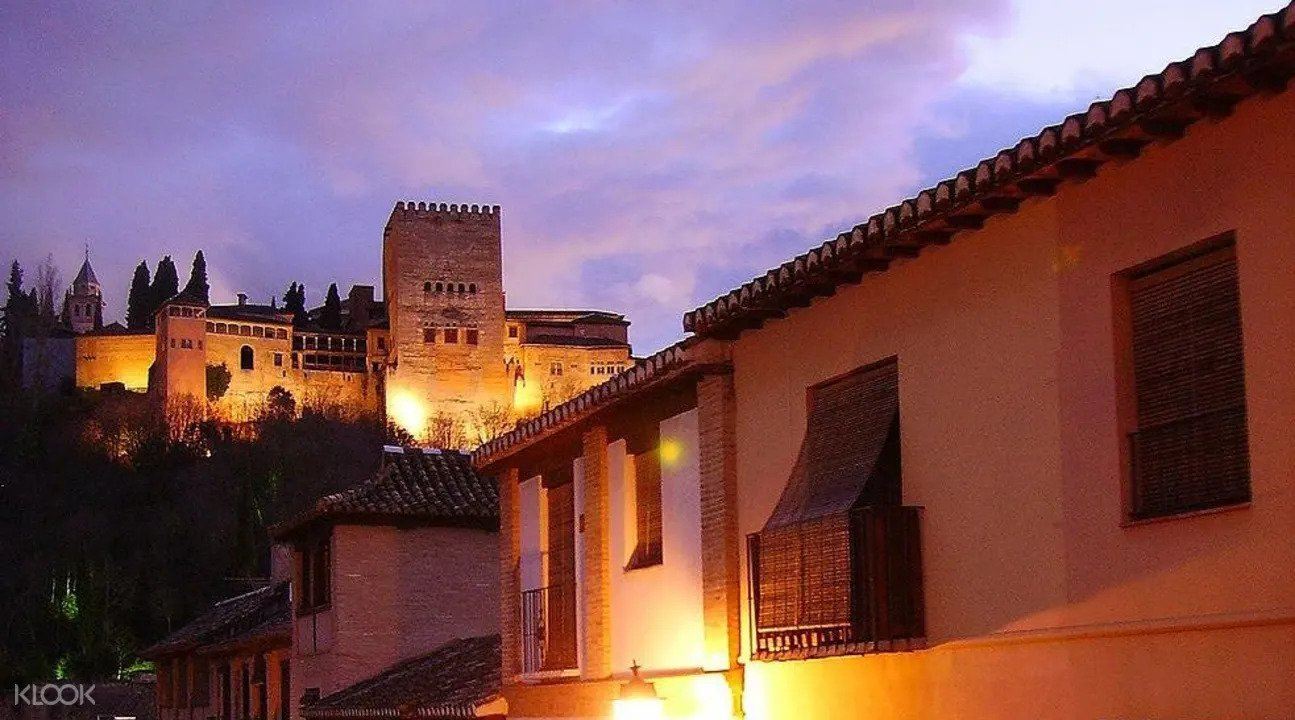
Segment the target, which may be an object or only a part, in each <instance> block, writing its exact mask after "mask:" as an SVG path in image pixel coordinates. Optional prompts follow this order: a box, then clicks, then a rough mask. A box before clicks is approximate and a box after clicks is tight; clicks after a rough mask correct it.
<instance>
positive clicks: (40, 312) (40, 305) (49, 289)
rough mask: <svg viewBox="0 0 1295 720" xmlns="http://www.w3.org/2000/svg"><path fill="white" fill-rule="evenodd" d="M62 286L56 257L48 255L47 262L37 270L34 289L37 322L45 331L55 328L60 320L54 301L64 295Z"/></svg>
mask: <svg viewBox="0 0 1295 720" xmlns="http://www.w3.org/2000/svg"><path fill="white" fill-rule="evenodd" d="M61 284H62V281H61V278H60V277H59V272H58V266H57V265H55V264H54V256H53V255H52V254H51V255H47V256H46V257H45V262H43V263H41V264H40V267H38V268H36V287H34V288H32V289H33V290H35V291H36V321H37V323H38V325H39V327H40V328H41V329H43V330H48V329H49V328H52V327H54V323H55V321H56V320H57V319H58V313H59V310H58V309H56V307H55V304H54V299H55V298H57V297H59V296H60V295H62V292H61V290H62V288H61V287H60V285H61Z"/></svg>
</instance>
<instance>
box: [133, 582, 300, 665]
mask: <svg viewBox="0 0 1295 720" xmlns="http://www.w3.org/2000/svg"><path fill="white" fill-rule="evenodd" d="M291 622H292V609H291V607H290V606H289V602H288V583H286V582H280V583H275V584H273V585H266V586H265V587H262V588H258V589H256V590H253V591H251V592H247V593H243V594H242V595H236V596H234V597H232V598H227V599H225V600H221V601H220V602H218V603H216V604H215V605H213V606H211V608H210V609H209V610H207V611H206V612H204V613H202V614H201V615H199V616H198V617H196V618H194V619H193V620H191V621H190V622H189V623H188V624H187V625H185V626H183V627H181V628H180V629H179V630H176V631H175V632H173V633H171V634H170V635H167V636H166V637H165V638H163V639H162V640H161V641H159V642H157V643H156V644H154V645H153V646H152V647H149V648H147V649H146V650H144V651H143V652H141V653H140V655H141V656H142V657H145V658H154V657H161V656H165V655H173V654H176V653H181V652H190V651H194V650H202V649H203V648H207V647H212V646H215V645H220V644H225V643H228V642H230V641H233V640H242V639H248V638H250V637H253V636H256V635H258V634H261V633H277V632H279V631H280V630H281V629H283V628H285V627H287V626H288V624H289V623H291Z"/></svg>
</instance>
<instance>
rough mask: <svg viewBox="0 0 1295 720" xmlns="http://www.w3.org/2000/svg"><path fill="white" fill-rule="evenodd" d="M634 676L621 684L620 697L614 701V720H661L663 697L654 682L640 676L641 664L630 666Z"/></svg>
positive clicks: (662, 715)
mask: <svg viewBox="0 0 1295 720" xmlns="http://www.w3.org/2000/svg"><path fill="white" fill-rule="evenodd" d="M630 672H631V673H633V676H632V677H631V678H630V679H629V682H627V683H625V684H623V685H621V691H620V697H617V698H616V699H615V700H613V701H612V718H614V720H660V718H662V717H664V716H665V714H664V708H663V707H662V702H661V698H659V697H657V694H656V688H654V687H653V686H652V683H650V682H647V681H646V680H644V679H643V678H641V677H639V666H638V663H635V664H634V665H632V666H631V667H630Z"/></svg>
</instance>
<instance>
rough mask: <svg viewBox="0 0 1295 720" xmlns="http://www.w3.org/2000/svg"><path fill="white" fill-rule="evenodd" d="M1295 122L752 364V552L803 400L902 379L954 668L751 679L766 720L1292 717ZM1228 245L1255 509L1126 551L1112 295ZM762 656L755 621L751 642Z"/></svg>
mask: <svg viewBox="0 0 1295 720" xmlns="http://www.w3.org/2000/svg"><path fill="white" fill-rule="evenodd" d="M1291 117H1295V94H1292V93H1289V92H1288V93H1285V94H1283V95H1281V96H1277V97H1267V98H1258V99H1252V100H1248V101H1246V102H1244V103H1242V104H1241V105H1240V106H1238V108H1237V109H1236V112H1235V115H1234V116H1232V117H1231V118H1229V119H1227V120H1223V121H1221V122H1220V121H1216V122H1203V123H1198V124H1196V125H1193V126H1192V127H1191V128H1189V130H1188V132H1187V135H1186V137H1185V138H1183V139H1181V140H1179V141H1177V142H1174V143H1172V144H1169V145H1160V146H1154V147H1151V148H1148V149H1147V150H1146V151H1145V152H1144V155H1143V156H1142V158H1140V159H1138V160H1136V161H1133V162H1128V163H1123V164H1113V165H1108V166H1104V167H1103V168H1102V169H1101V170H1100V172H1099V174H1098V176H1097V177H1096V178H1095V179H1093V180H1090V181H1089V182H1087V183H1085V184H1083V185H1079V186H1065V187H1063V189H1062V190H1061V192H1060V194H1059V195H1058V196H1056V197H1054V198H1051V199H1042V200H1033V201H1029V202H1027V203H1025V204H1024V205H1023V206H1022V208H1021V210H1020V211H1019V212H1018V213H1016V214H1014V215H1011V216H1006V217H999V218H995V219H992V220H990V221H989V222H988V223H987V224H986V226H985V228H984V230H982V231H978V232H972V233H963V234H960V235H959V236H957V237H956V238H955V239H954V241H953V243H952V244H951V245H949V246H947V247H942V248H932V249H930V250H928V251H926V252H924V253H923V254H922V256H921V257H920V258H918V259H916V260H913V261H909V262H903V263H898V264H896V265H895V266H893V267H892V268H891V270H890V271H888V272H886V273H883V274H879V275H871V276H868V277H866V278H865V279H864V281H863V282H862V283H861V284H859V285H857V286H853V287H848V288H843V289H842V290H841V291H840V292H839V293H838V294H836V295H835V296H833V297H831V298H827V299H824V300H821V301H818V302H816V303H814V304H813V305H812V306H811V307H809V308H806V309H802V310H793V311H792V312H791V313H790V316H789V317H788V318H787V319H785V320H779V321H774V322H771V323H769V324H768V325H767V326H766V327H764V328H763V329H761V330H758V331H755V332H748V333H745V334H744V335H743V336H742V337H741V339H740V340H739V341H738V342H737V343H736V346H735V348H734V363H735V368H736V375H735V380H736V387H737V411H738V420H737V457H738V488H739V490H738V492H739V506H738V518H739V527H740V532H741V533H742V534H743V535H745V534H746V533H749V532H753V531H755V530H758V529H759V528H760V526H761V524H762V523H763V522H764V520H765V519H766V518H767V516H768V514H769V511H770V510H771V509H772V507H773V505H774V503H775V502H776V501H777V498H778V496H779V493H780V492H781V489H782V485H783V483H784V482H785V481H786V478H787V476H788V473H789V471H790V469H791V467H792V464H793V462H794V461H795V458H796V452H797V449H798V446H799V443H800V440H801V437H802V435H803V432H804V427H805V389H806V388H807V387H808V386H810V385H812V384H814V383H817V382H820V381H822V380H824V379H827V378H829V377H832V376H833V375H836V374H838V373H841V372H844V371H847V370H850V369H852V368H855V367H857V366H860V365H863V364H866V363H870V362H873V361H876V360H879V359H882V358H885V357H888V356H891V355H897V356H898V358H899V375H900V390H899V400H900V418H901V427H902V454H903V475H904V502H905V504H909V505H921V506H924V507H925V513H924V517H923V523H922V534H923V553H924V570H925V585H926V609H927V620H928V638H929V642H930V644H931V645H932V646H933V649H930V650H925V651H919V652H914V653H905V654H893V655H874V656H869V657H848V658H835V659H823V660H812V661H798V662H797V661H792V662H771V663H750V664H748V666H747V678H746V710H747V713H748V717H752V718H763V717H790V716H792V715H794V716H797V717H842V718H844V717H857V716H859V715H860V714H866V715H868V716H869V717H878V718H887V717H891V718H899V717H903V718H915V717H930V718H936V717H1003V718H1034V717H1042V716H1048V717H1058V718H1096V717H1189V716H1190V717H1220V718H1240V717H1279V716H1282V715H1283V714H1285V713H1287V712H1288V711H1289V708H1290V707H1291V706H1292V705H1293V704H1295V696H1293V693H1295V691H1293V690H1292V687H1293V686H1292V685H1291V684H1290V683H1289V681H1288V679H1289V678H1290V677H1291V676H1292V675H1295V643H1292V640H1293V639H1295V628H1293V624H1295V583H1291V582H1290V572H1289V568H1290V567H1291V565H1292V562H1293V561H1295V536H1293V535H1292V534H1291V533H1290V518H1291V517H1293V516H1295V495H1293V494H1292V493H1291V485H1290V468H1291V467H1292V466H1293V464H1295V435H1292V433H1291V432H1290V431H1289V428H1290V417H1291V408H1292V407H1295V374H1292V373H1291V372H1289V370H1288V365H1289V358H1290V353H1291V349H1292V348H1295V275H1293V274H1292V273H1291V272H1290V268H1291V267H1292V261H1293V260H1295V241H1292V238H1293V237H1295V218H1292V214H1291V213H1290V206H1291V205H1290V193H1289V188H1290V187H1295V160H1292V158H1293V157H1295V153H1293V152H1292V151H1295V134H1292V133H1291V132H1290V118H1291ZM1225 230H1235V232H1236V238H1237V255H1238V266H1239V269H1240V278H1241V279H1240V282H1241V301H1242V324H1243V332H1244V335H1245V352H1246V371H1247V377H1246V380H1247V403H1248V406H1249V422H1250V444H1251V483H1252V489H1253V503H1252V505H1251V506H1250V507H1248V508H1244V509H1240V510H1231V511H1227V512H1222V513H1218V514H1212V515H1204V516H1199V517H1190V518H1179V519H1172V520H1168V521H1163V522H1157V523H1149V524H1144V525H1134V526H1126V524H1125V523H1124V515H1123V512H1122V507H1123V505H1122V502H1123V501H1122V498H1123V495H1122V486H1121V482H1122V477H1123V469H1122V467H1123V466H1122V460H1121V457H1120V437H1121V431H1122V429H1121V428H1120V427H1119V423H1118V422H1117V413H1116V403H1117V399H1118V398H1117V391H1116V380H1115V378H1116V372H1115V358H1116V352H1117V348H1116V347H1115V344H1114V342H1115V341H1114V339H1113V338H1114V334H1115V333H1114V326H1113V320H1112V316H1113V308H1112V302H1113V301H1112V274H1113V273H1117V272H1120V271H1123V270H1125V269H1127V268H1129V267H1131V266H1134V265H1137V264H1139V263H1142V262H1145V261H1147V260H1149V259H1152V258H1155V257H1158V256H1160V255H1162V254H1164V253H1166V252H1169V251H1171V250H1175V249H1178V248H1182V247H1185V246H1188V245H1191V244H1193V243H1196V242H1198V241H1201V240H1204V239H1206V238H1209V237H1211V236H1212V235H1215V234H1217V233H1219V232H1222V231H1225ZM743 567H744V568H745V562H744V564H743ZM743 585H744V587H743V592H744V593H745V592H746V578H745V577H744V583H743ZM743 613H744V616H745V613H746V606H745V604H744V606H743ZM746 629H749V618H747V617H744V642H745V641H746V638H747V635H746V632H747V631H748V630H746ZM959 639H963V640H959Z"/></svg>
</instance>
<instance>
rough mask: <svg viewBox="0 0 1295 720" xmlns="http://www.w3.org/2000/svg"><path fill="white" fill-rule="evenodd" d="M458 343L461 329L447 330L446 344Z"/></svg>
mask: <svg viewBox="0 0 1295 720" xmlns="http://www.w3.org/2000/svg"><path fill="white" fill-rule="evenodd" d="M458 341H459V329H458V328H445V342H446V343H457V342H458Z"/></svg>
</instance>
